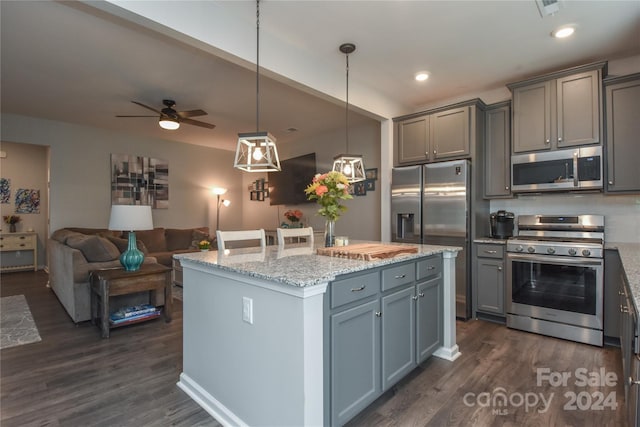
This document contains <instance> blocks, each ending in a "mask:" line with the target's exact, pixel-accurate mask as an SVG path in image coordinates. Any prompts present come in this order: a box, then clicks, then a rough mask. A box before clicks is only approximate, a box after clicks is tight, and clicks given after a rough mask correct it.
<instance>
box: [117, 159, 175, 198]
mask: <svg viewBox="0 0 640 427" xmlns="http://www.w3.org/2000/svg"><path fill="white" fill-rule="evenodd" d="M111 204H114V205H148V206H151V207H152V208H154V209H169V164H168V163H167V162H166V161H165V160H161V159H154V158H151V157H142V156H132V155H129V154H111Z"/></svg>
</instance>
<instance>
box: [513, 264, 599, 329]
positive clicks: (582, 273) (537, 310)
mask: <svg viewBox="0 0 640 427" xmlns="http://www.w3.org/2000/svg"><path fill="white" fill-rule="evenodd" d="M602 307H603V266H602V260H601V259H580V258H568V257H563V256H547V255H531V254H515V253H509V254H507V313H509V314H515V315H521V316H528V317H532V318H535V319H542V320H548V321H552V322H560V323H565V324H569V325H575V326H581V327H586V328H591V329H598V330H602V329H603V322H602V310H603V308H602Z"/></svg>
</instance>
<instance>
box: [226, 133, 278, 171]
mask: <svg viewBox="0 0 640 427" xmlns="http://www.w3.org/2000/svg"><path fill="white" fill-rule="evenodd" d="M256 151H259V152H260V153H261V155H262V156H261V157H260V158H258V159H257V158H256V157H259V156H255V157H254V153H255V152H256ZM233 167H234V168H236V169H240V170H243V171H245V172H279V171H280V159H279V158H278V148H277V147H276V139H275V138H274V137H273V135H271V134H270V133H269V132H251V133H239V134H238V144H237V145H236V158H235V162H234V164H233Z"/></svg>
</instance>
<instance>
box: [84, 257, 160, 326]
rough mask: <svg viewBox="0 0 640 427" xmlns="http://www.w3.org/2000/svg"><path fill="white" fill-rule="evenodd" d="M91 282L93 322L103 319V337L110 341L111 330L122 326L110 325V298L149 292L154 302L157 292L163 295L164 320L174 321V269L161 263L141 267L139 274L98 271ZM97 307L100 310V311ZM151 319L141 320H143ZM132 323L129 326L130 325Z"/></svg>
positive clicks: (94, 273)
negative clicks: (172, 275)
mask: <svg viewBox="0 0 640 427" xmlns="http://www.w3.org/2000/svg"><path fill="white" fill-rule="evenodd" d="M90 282H91V322H92V323H93V324H95V323H96V318H97V317H100V328H101V330H102V338H109V330H110V329H112V328H117V327H118V326H120V325H110V324H109V299H110V297H113V296H116V295H128V294H133V293H137V292H145V291H149V292H150V294H151V295H150V301H154V299H155V293H156V292H157V291H160V292H164V318H165V321H166V322H171V311H172V296H171V269H170V268H169V267H166V266H164V265H161V264H142V265H141V266H140V269H139V270H138V271H125V270H124V269H122V268H118V269H110V270H95V271H92V272H91V274H90ZM98 306H100V311H99V312H98ZM144 320H148V319H141V321H144ZM128 324H130V323H128Z"/></svg>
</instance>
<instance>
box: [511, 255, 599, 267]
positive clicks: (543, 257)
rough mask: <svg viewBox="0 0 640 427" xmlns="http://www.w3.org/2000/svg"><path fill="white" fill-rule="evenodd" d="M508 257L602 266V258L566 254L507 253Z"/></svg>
mask: <svg viewBox="0 0 640 427" xmlns="http://www.w3.org/2000/svg"><path fill="white" fill-rule="evenodd" d="M507 259H512V260H521V261H539V262H546V263H551V264H564V265H577V266H580V265H585V266H602V259H600V258H598V259H594V258H569V257H564V256H548V255H530V254H516V253H512V252H509V253H507Z"/></svg>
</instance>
